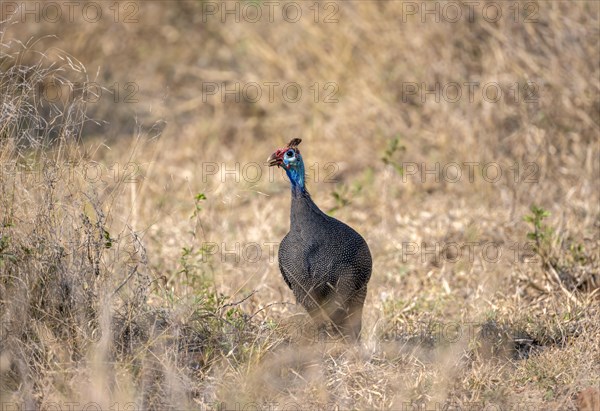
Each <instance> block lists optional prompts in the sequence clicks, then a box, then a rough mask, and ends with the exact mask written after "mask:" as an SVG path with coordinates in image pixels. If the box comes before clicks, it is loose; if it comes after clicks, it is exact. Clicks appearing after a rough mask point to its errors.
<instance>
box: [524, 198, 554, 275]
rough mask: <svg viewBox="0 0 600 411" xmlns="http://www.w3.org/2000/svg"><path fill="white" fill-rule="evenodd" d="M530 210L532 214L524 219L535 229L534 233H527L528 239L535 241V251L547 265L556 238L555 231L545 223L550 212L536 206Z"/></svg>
mask: <svg viewBox="0 0 600 411" xmlns="http://www.w3.org/2000/svg"><path fill="white" fill-rule="evenodd" d="M529 210H530V211H531V214H529V215H526V216H525V217H523V219H524V220H525V221H526V222H528V223H530V224H531V228H532V229H533V231H530V232H528V233H527V238H528V239H529V240H532V241H534V251H535V252H536V254H538V255H539V256H540V257H541V258H542V262H543V263H544V264H545V263H547V262H548V258H549V257H550V254H551V249H552V238H553V236H554V230H553V229H552V228H550V227H548V226H547V225H545V224H544V223H543V221H544V219H546V218H547V217H549V216H550V212H549V211H547V210H544V209H543V208H542V207H538V206H536V205H535V204H534V205H532V206H531V207H530V208H529Z"/></svg>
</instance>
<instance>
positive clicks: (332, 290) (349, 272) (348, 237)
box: [268, 139, 372, 340]
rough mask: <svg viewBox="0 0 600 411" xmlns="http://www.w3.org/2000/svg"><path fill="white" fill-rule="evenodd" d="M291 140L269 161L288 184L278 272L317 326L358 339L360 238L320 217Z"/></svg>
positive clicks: (362, 284)
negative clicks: (286, 225) (286, 226)
mask: <svg viewBox="0 0 600 411" xmlns="http://www.w3.org/2000/svg"><path fill="white" fill-rule="evenodd" d="M300 142H301V140H300V139H293V140H292V141H290V143H289V144H288V145H287V147H284V148H282V149H279V150H277V151H275V153H273V154H272V155H271V156H270V157H269V159H268V163H269V165H270V166H280V167H282V168H283V169H284V170H285V171H286V173H287V175H288V177H289V179H290V183H291V189H292V205H291V213H290V231H289V233H288V234H287V235H286V236H285V237H284V238H283V241H282V242H281V245H280V247H279V268H280V270H281V274H282V275H283V278H284V280H285V282H286V284H287V285H288V286H289V287H290V288H291V290H292V292H293V293H294V296H295V297H296V300H297V302H298V303H299V304H301V305H302V306H303V307H304V308H305V309H306V311H308V313H309V314H310V315H311V317H312V318H313V319H314V320H315V321H316V322H317V323H318V324H324V323H326V322H331V323H333V326H334V329H336V330H337V331H338V332H339V333H340V334H341V335H343V336H345V337H346V338H349V339H352V340H354V339H357V338H358V337H359V334H360V330H361V320H362V309H363V304H364V301H365V297H366V294H367V283H368V281H369V279H370V277H371V270H372V260H371V253H370V251H369V247H368V245H367V243H366V242H365V240H364V239H363V238H362V237H361V236H360V234H358V233H357V232H356V231H354V230H353V229H352V228H350V227H349V226H347V225H346V224H344V223H342V222H341V221H339V220H337V219H335V218H333V217H330V216H328V215H327V214H325V213H323V212H322V211H321V210H320V209H319V207H317V205H316V204H315V203H314V202H313V200H312V198H311V196H310V194H309V193H308V191H307V189H306V185H305V174H304V161H303V159H302V156H301V154H300V150H299V149H298V144H300Z"/></svg>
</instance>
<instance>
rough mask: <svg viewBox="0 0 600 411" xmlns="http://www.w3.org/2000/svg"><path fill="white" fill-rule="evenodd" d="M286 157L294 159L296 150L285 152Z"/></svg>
mask: <svg viewBox="0 0 600 411" xmlns="http://www.w3.org/2000/svg"><path fill="white" fill-rule="evenodd" d="M285 156H286V157H294V150H288V151H286V152H285Z"/></svg>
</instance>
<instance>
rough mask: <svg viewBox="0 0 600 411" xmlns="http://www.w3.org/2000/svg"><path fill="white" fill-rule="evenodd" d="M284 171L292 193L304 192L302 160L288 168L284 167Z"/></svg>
mask: <svg viewBox="0 0 600 411" xmlns="http://www.w3.org/2000/svg"><path fill="white" fill-rule="evenodd" d="M285 173H286V174H287V176H288V178H289V179H290V183H291V185H292V194H304V193H306V188H305V187H304V162H303V161H302V160H300V161H299V162H298V163H296V164H295V165H293V166H291V167H290V168H286V169H285Z"/></svg>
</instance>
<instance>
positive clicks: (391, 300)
mask: <svg viewBox="0 0 600 411" xmlns="http://www.w3.org/2000/svg"><path fill="white" fill-rule="evenodd" d="M32 4H36V3H32ZM44 4H45V3H40V5H42V6H40V7H42V8H41V9H40V12H41V13H43V5H44ZM96 4H99V3H96ZM134 4H135V5H137V6H136V8H131V9H127V8H126V7H127V6H128V5H129V6H131V5H134ZM207 4H210V5H212V6H215V5H216V6H217V7H224V6H223V5H222V4H221V3H210V2H209V3H206V2H192V1H183V2H177V3H175V2H146V3H139V4H138V3H121V4H120V13H121V14H120V15H119V18H118V19H119V20H120V21H119V22H118V23H114V22H113V17H114V14H111V13H114V10H111V9H109V4H108V3H106V4H104V6H103V7H104V9H103V11H104V14H103V16H104V17H103V18H102V19H100V21H99V22H96V23H90V22H86V21H85V20H84V19H83V18H81V12H82V10H81V7H80V6H79V7H78V6H75V14H74V20H73V21H72V22H68V21H67V22H65V21H63V22H62V23H60V24H59V23H53V22H51V21H49V18H48V15H46V18H42V19H41V21H40V23H35V22H34V21H33V17H31V15H29V16H26V18H22V17H20V16H19V15H18V14H17V15H16V16H15V15H13V16H12V18H10V19H8V18H9V17H10V16H8V12H7V9H6V6H4V5H3V6H2V7H3V8H1V9H0V19H1V20H4V23H1V27H2V29H1V31H2V34H1V35H0V40H1V41H0V43H1V48H0V88H1V91H2V93H1V94H0V96H1V97H0V166H2V169H1V171H2V174H1V180H0V222H1V223H2V225H1V226H0V308H1V310H0V321H1V324H0V326H1V337H0V338H1V344H0V402H1V403H2V409H14V408H17V407H19V408H20V409H44V408H45V409H56V408H57V405H58V406H60V407H61V408H62V409H67V408H68V407H69V405H68V404H69V403H72V402H75V403H76V405H75V408H85V406H87V405H90V404H91V403H95V404H97V405H98V406H100V407H102V409H108V408H111V407H112V408H111V409H117V408H118V409H125V408H126V407H129V409H206V408H208V407H211V408H219V407H220V408H222V409H254V408H252V407H256V408H259V409H281V408H286V407H287V408H288V409H291V408H294V407H296V408H302V409H436V406H437V407H439V408H440V409H441V408H443V407H446V408H444V409H449V407H452V406H455V407H460V408H459V409H561V410H563V409H576V408H577V407H578V406H579V407H580V408H581V409H585V408H582V407H583V406H582V405H581V404H584V403H585V401H586V398H587V397H586V398H583V397H582V395H583V394H580V393H581V392H585V393H588V394H586V395H590V396H591V397H590V398H592V397H593V395H594V394H593V393H594V391H593V390H594V387H596V388H598V389H600V375H599V373H598V369H600V348H599V347H600V340H599V337H598V335H600V325H599V323H598V316H599V315H600V312H599V310H600V292H599V291H598V289H599V287H600V275H599V259H600V255H599V250H600V248H599V246H600V235H599V231H600V230H599V228H600V209H599V204H600V187H599V181H600V180H599V177H600V176H599V174H600V164H599V159H600V147H599V144H598V133H599V127H600V112H599V111H600V94H599V92H600V80H599V78H600V67H599V66H600V50H599V43H598V38H599V36H598V34H599V30H598V23H599V22H598V21H599V10H600V6H599V3H597V2H593V1H590V2H576V3H570V2H528V3H520V4H519V10H520V11H521V14H520V15H519V16H518V20H519V21H518V22H516V21H515V14H514V4H513V3H512V2H511V3H504V2H502V3H500V2H496V3H492V5H501V6H502V8H503V17H502V18H500V19H499V20H498V21H497V22H488V21H486V20H485V19H484V18H483V17H482V15H481V9H480V8H479V7H478V8H476V9H475V18H474V20H473V21H472V22H469V21H468V19H467V18H466V17H465V16H464V15H463V18H461V19H460V21H458V22H456V23H450V22H443V21H441V22H439V23H437V22H435V21H433V18H434V17H431V16H430V17H429V20H428V21H427V22H422V21H421V18H420V17H419V16H418V15H417V16H412V15H409V14H407V13H406V11H407V8H406V7H409V6H411V5H417V6H418V4H420V3H410V2H409V3H406V2H405V3H402V2H394V1H392V2H362V1H360V2H359V1H354V2H346V3H333V2H327V3H321V5H320V14H319V19H318V20H319V21H318V22H315V21H314V14H312V13H313V9H309V7H311V6H312V3H310V4H309V3H304V2H303V3H295V4H299V5H301V6H302V9H303V17H302V18H301V19H300V20H299V21H298V22H296V23H288V22H286V21H285V20H283V19H282V18H281V14H280V13H281V9H280V8H276V9H275V11H276V13H279V14H275V17H274V22H272V23H269V22H268V21H265V20H263V21H262V22H260V23H256V24H252V23H249V22H247V21H244V18H243V15H242V16H241V17H242V18H241V20H240V22H239V23H238V22H236V21H235V19H234V18H235V17H230V18H228V20H227V21H226V22H222V21H221V18H220V16H219V15H218V14H217V15H216V16H212V15H209V14H208V13H207V9H206V5H207ZM235 4H236V3H229V6H230V7H231V8H233V7H234V6H235ZM246 4H247V3H238V6H239V7H245V5H246ZM253 4H259V5H260V4H262V3H253ZM286 4H287V3H286ZM438 4H439V5H440V7H445V6H447V4H449V3H438ZM451 4H457V3H452V2H451ZM482 4H483V3H482ZM486 4H488V3H486ZM511 5H512V6H513V8H512V9H511V8H510V7H511ZM334 6H335V7H334ZM31 7H33V6H31ZM203 7H204V9H203ZM263 7H264V8H263V10H264V11H266V6H264V5H263ZM463 7H466V6H465V5H463ZM526 7H530V8H528V9H526ZM531 7H532V8H531ZM66 10H67V9H66V8H64V9H63V12H64V11H66ZM131 10H135V16H134V17H135V18H136V19H137V22H130V21H126V19H125V16H126V15H127V13H128V12H129V11H131ZM332 10H338V12H337V14H336V18H337V20H338V21H337V22H333V23H324V22H323V19H324V17H325V16H326V15H327V14H328V13H329V12H330V11H332ZM531 11H536V14H535V16H534V17H535V19H536V21H534V22H528V23H526V22H523V18H524V17H526V16H527V15H528V13H530V12H531ZM47 12H48V13H49V11H48V10H47ZM463 12H464V9H463ZM264 18H266V17H264ZM7 19H8V20H7ZM403 19H404V20H403ZM528 81H529V82H532V83H530V84H529V86H528V85H527V82H528ZM90 82H94V83H95V84H98V85H100V86H101V87H102V88H95V87H91V86H90ZM207 82H211V84H212V82H216V83H217V84H219V85H220V86H221V83H222V82H224V83H227V87H229V89H232V88H233V87H235V83H236V82H237V83H239V84H240V88H243V87H244V85H247V84H249V83H250V82H257V83H260V84H263V83H265V82H279V83H280V84H281V85H284V84H287V83H289V82H296V83H298V84H299V85H300V86H301V87H302V92H303V95H302V98H301V99H300V100H299V101H298V102H296V103H291V102H289V101H285V99H283V98H282V97H281V95H280V94H276V95H275V97H274V99H273V101H269V98H268V96H267V95H266V94H263V96H262V97H261V98H260V99H258V101H257V102H252V101H249V100H248V98H246V99H244V98H241V99H240V100H239V101H235V99H234V98H233V97H232V96H229V97H228V98H227V99H226V101H225V102H222V101H221V99H220V95H219V93H217V95H214V96H213V95H207V94H204V95H203V94H202V91H203V87H207V84H208V83H207ZM328 82H331V83H334V85H333V86H328V85H327V83H328ZM408 82H411V83H417V84H421V83H425V87H427V88H429V89H432V88H433V87H434V85H435V83H438V84H440V85H441V86H444V85H447V84H449V83H452V82H456V83H459V84H464V83H465V82H479V83H480V84H489V83H491V82H495V83H498V84H499V85H500V86H501V87H502V90H503V91H504V96H505V98H502V99H501V100H500V101H498V102H491V101H485V99H484V98H483V97H482V94H481V88H477V89H476V90H475V95H474V99H473V101H469V99H468V98H467V95H466V94H467V92H468V90H467V87H466V86H465V87H464V88H463V95H462V97H461V98H459V99H458V100H457V101H456V102H450V101H447V100H448V99H441V100H440V101H439V102H436V101H435V99H434V98H433V96H432V95H427V96H426V98H427V99H426V101H425V102H423V101H422V100H421V95H420V94H417V95H409V93H407V90H406V87H407V83H408ZM115 83H118V85H116V86H115ZM314 83H318V88H319V89H320V93H319V97H318V99H317V101H315V98H314V89H310V87H311V85H313V84H314ZM57 84H60V85H61V87H62V90H63V93H62V98H61V99H55V98H53V95H50V98H48V95H46V98H44V94H43V93H42V92H41V90H46V92H47V94H48V93H49V92H52V91H56V85H57ZM327 87H329V88H327ZM532 87H537V88H535V90H537V91H536V93H535V96H534V97H535V98H534V100H535V101H533V102H526V101H524V95H525V94H528V93H530V92H531V91H532V90H533V89H532ZM82 88H86V89H87V90H91V91H94V92H95V93H96V95H95V96H93V95H90V94H82V93H81V89H82ZM115 88H116V89H118V90H119V94H118V95H117V94H116V93H115ZM516 89H518V90H519V93H520V94H519V96H520V98H519V100H518V101H513V100H514V99H511V98H506V96H507V95H511V93H514V92H515V90H516ZM204 90H206V88H204ZM331 90H335V96H333V97H335V98H336V99H337V102H325V99H326V94H327V93H328V92H330V91H331ZM280 91H281V87H279V88H278V89H276V92H280ZM448 92H450V91H448ZM263 93H268V89H267V87H266V86H265V87H264V88H263ZM490 93H492V94H493V90H490ZM242 97H243V96H242ZM96 98H97V100H98V101H97V102H96V101H95V100H96ZM133 100H137V102H134V101H133ZM296 136H300V137H302V138H303V140H304V141H303V143H302V147H301V149H302V150H303V155H304V157H305V159H307V161H308V163H310V164H311V165H312V164H314V167H313V168H312V169H310V175H309V178H308V180H309V188H310V190H311V192H312V194H313V197H314V198H315V199H316V202H317V203H318V204H319V205H320V206H321V207H322V208H323V209H325V210H329V211H330V212H332V213H334V214H335V215H336V217H339V218H340V219H342V220H344V221H347V222H348V223H349V224H350V225H352V226H353V227H355V228H356V229H357V230H358V231H359V232H361V233H362V234H363V235H364V236H365V238H366V239H367V242H368V243H369V245H370V248H371V252H372V254H373V257H374V272H373V277H372V279H371V282H370V288H369V294H368V297H367V304H366V307H365V313H364V326H363V338H362V342H361V343H360V344H359V345H356V346H348V345H344V344H341V343H339V342H337V341H334V340H331V339H329V338H327V337H326V336H322V335H316V334H315V332H314V331H313V330H312V329H311V327H310V324H307V322H306V317H305V316H304V314H303V313H302V310H301V309H300V308H298V307H296V306H295V305H294V304H293V296H292V294H291V292H290V291H289V290H288V289H287V287H286V286H285V283H284V282H283V281H282V278H281V276H280V274H279V270H278V266H277V262H276V258H273V256H272V252H273V250H275V251H276V245H277V242H278V241H279V240H280V239H281V238H283V235H284V234H285V233H286V231H287V229H288V224H289V223H288V218H289V211H288V207H289V194H288V188H287V184H286V182H285V181H284V179H283V178H282V176H281V175H280V174H279V173H275V174H274V175H273V176H270V175H269V174H268V170H267V169H266V168H265V167H264V163H263V162H264V160H265V159H266V158H267V156H268V155H269V154H270V153H271V152H272V151H273V150H274V149H275V148H277V147H279V146H281V145H282V144H284V143H285V142H287V141H288V140H289V138H290V137H296ZM465 162H477V163H478V165H476V166H474V169H473V170H474V178H473V180H472V181H470V180H469V178H468V172H469V170H468V168H467V166H465V165H464V163H465ZM329 163H331V164H329ZM436 163H439V164H440V169H442V170H445V171H447V172H448V173H449V174H447V175H446V178H443V176H442V178H441V179H440V180H439V181H436V180H435V177H434V176H433V175H432V174H427V175H424V178H423V179H424V180H425V181H422V179H421V174H420V173H419V171H416V170H415V168H414V165H415V164H416V165H419V167H421V165H423V166H424V167H426V168H427V169H429V170H431V169H434V168H435V164H436ZM450 163H458V164H460V165H463V168H462V172H463V174H462V177H461V178H460V181H457V182H452V181H450V180H451V178H452V176H453V175H452V169H451V168H444V166H446V165H448V164H450ZM486 164H493V165H494V166H495V167H496V168H498V167H499V168H500V169H501V170H502V172H503V175H502V177H501V178H499V179H498V181H494V182H489V181H487V180H486V179H485V178H483V176H482V167H483V166H484V165H486ZM515 164H518V166H519V174H518V175H516V174H515V173H516V172H515V166H514V165H515ZM255 165H258V167H259V170H260V171H261V173H262V174H261V175H260V178H258V179H256V180H255V179H254V178H253V177H254V171H256V168H254V166H255ZM236 167H239V168H238V169H237V171H236V172H234V173H230V174H225V171H226V170H236ZM315 170H318V177H317V175H316V171H315ZM487 171H489V172H490V173H493V169H488V170H487ZM331 172H333V181H329V180H327V179H326V177H327V176H328V175H329V173H331ZM486 177H489V175H487V174H486ZM332 194H333V195H332ZM532 205H535V206H538V207H540V208H541V209H543V210H547V211H548V212H549V215H548V216H546V217H542V211H541V210H540V211H539V213H540V215H539V216H538V218H537V220H536V219H535V218H532V219H531V221H525V220H524V217H525V216H528V215H529V216H532V211H531V206H532ZM528 235H529V236H528ZM449 244H458V248H457V247H445V246H446V245H449ZM486 244H493V247H492V248H490V247H489V246H488V247H487V248H486V247H485V246H486ZM436 246H437V247H438V248H437V249H436ZM415 247H418V251H417V248H415ZM461 247H462V248H461ZM257 250H260V253H261V254H260V256H256V254H255V253H256V252H257ZM428 250H434V251H433V252H432V251H428ZM435 250H438V252H436V251H435ZM495 250H500V251H501V256H499V258H498V259H495V258H494V255H495ZM469 251H471V252H472V255H473V258H469ZM486 253H487V254H486ZM275 254H276V253H275ZM589 387H591V389H590V388H589ZM596 392H597V391H596ZM590 393H591V394H590ZM587 401H588V403H593V402H590V401H592V400H589V398H588V399H587ZM11 407H12V408H11ZM245 407H246V408H245ZM419 407H422V408H419ZM486 407H487V408H486Z"/></svg>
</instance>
